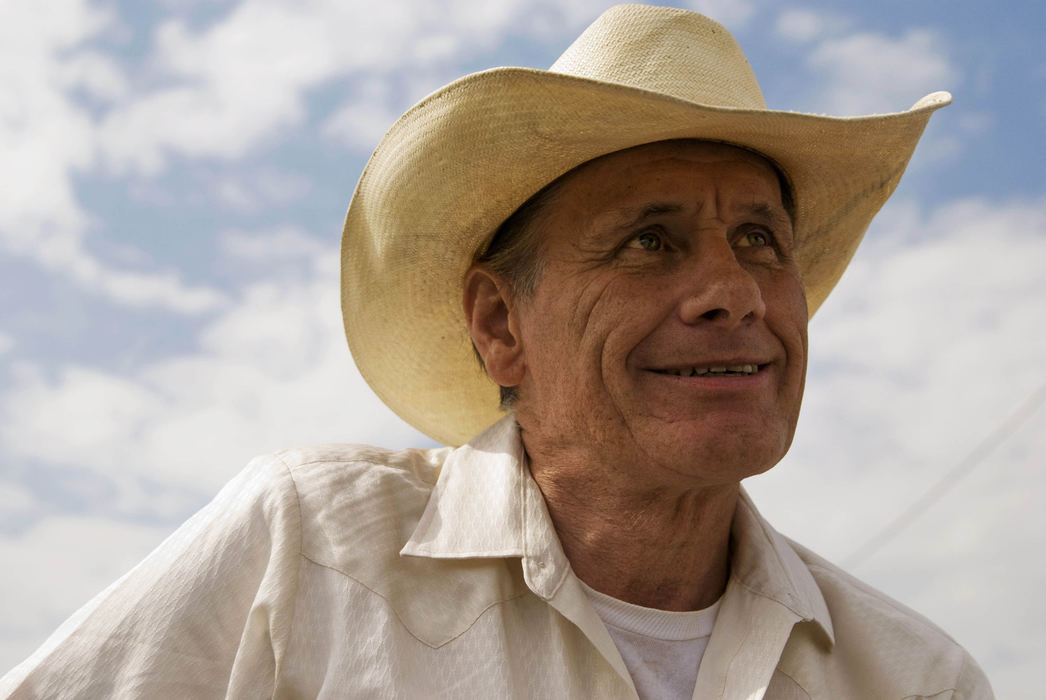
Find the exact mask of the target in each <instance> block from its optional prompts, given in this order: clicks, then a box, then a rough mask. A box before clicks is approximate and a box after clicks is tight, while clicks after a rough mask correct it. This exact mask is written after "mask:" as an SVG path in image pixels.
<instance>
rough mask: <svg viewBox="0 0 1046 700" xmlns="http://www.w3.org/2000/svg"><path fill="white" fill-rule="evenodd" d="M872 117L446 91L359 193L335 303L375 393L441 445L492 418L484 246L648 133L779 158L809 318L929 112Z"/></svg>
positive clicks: (531, 78) (375, 158)
mask: <svg viewBox="0 0 1046 700" xmlns="http://www.w3.org/2000/svg"><path fill="white" fill-rule="evenodd" d="M950 101H951V96H950V95H948V93H943V92H942V93H934V94H933V95H929V96H927V97H926V98H923V99H922V100H920V101H919V102H918V103H917V104H916V105H915V106H914V107H913V108H912V109H911V110H909V111H906V112H899V113H893V114H883V115H875V116H866V117H828V116H818V115H810V114H801V113H796V112H777V111H770V110H745V109H736V108H730V107H715V106H708V105H701V104H696V103H693V102H688V101H685V100H681V99H677V98H674V97H670V96H666V95H663V94H661V93H657V92H651V91H649V90H643V89H640V88H633V87H627V86H623V85H619V84H616V83H607V82H601V81H597V80H591V79H587V78H579V77H575V76H570V75H564V74H559V73H552V72H548V71H542V70H536V69H529V68H497V69H493V70H489V71H484V72H482V73H475V74H472V75H469V76H466V77H464V78H461V79H460V80H457V81H455V82H454V83H451V84H450V85H447V86H446V87H444V88H443V89H441V90H439V91H437V92H435V93H433V94H432V95H430V96H429V97H427V98H425V99H424V100H422V101H421V102H420V103H418V104H417V105H415V106H414V107H413V108H412V109H411V110H410V111H408V112H407V113H406V114H404V115H403V116H402V117H401V118H400V119H399V120H398V121H397V122H396V123H395V124H394V125H393V126H392V128H391V129H390V130H389V132H388V133H387V134H386V136H385V138H384V139H383V140H382V142H381V143H380V144H379V146H378V148H377V149H376V150H375V152H374V154H373V155H372V156H371V159H370V161H369V162H368V164H367V167H366V168H365V169H364V172H363V175H362V176H361V177H360V181H359V183H358V185H357V187H356V191H355V193H354V195H353V198H352V202H351V204H350V205H349V210H348V213H347V215H346V220H345V228H344V232H343V236H342V261H341V270H342V312H343V316H344V321H345V332H346V336H347V338H348V342H349V347H350V350H351V351H352V354H353V358H354V359H355V361H356V364H357V366H358V367H359V370H360V373H361V374H362V375H363V377H364V379H365V380H366V381H367V383H368V384H369V385H370V386H371V388H372V389H374V391H375V393H376V394H377V395H378V397H379V398H380V399H381V400H382V401H383V402H385V404H386V405H388V406H389V407H390V408H391V409H392V410H393V411H395V412H396V413H397V414H398V415H399V416H400V417H401V418H403V419H404V420H405V421H407V422H408V423H410V424H411V425H412V426H414V427H415V428H417V429H418V430H420V431H421V432H423V433H425V434H427V435H429V436H431V437H432V438H434V439H436V440H438V441H439V442H442V443H445V444H449V445H458V444H462V443H464V442H466V441H467V440H468V439H469V438H471V437H472V436H473V435H475V434H477V433H479V432H480V431H481V430H482V429H484V428H486V427H487V426H488V425H490V424H491V423H493V422H494V421H496V420H497V419H498V418H499V417H500V415H501V413H500V411H499V409H498V387H497V386H496V385H495V384H494V382H493V381H491V380H490V379H489V378H488V377H487V375H486V374H485V372H484V371H483V370H482V369H481V367H480V366H479V363H478V362H477V360H476V357H475V355H474V353H473V350H472V345H471V340H470V338H469V335H468V332H467V329H466V325H465V316H464V312H463V310H462V282H463V279H464V276H465V272H466V271H467V270H468V268H469V266H470V265H471V264H472V261H473V258H474V255H475V253H476V251H478V250H480V249H481V248H483V247H484V246H485V245H486V243H487V242H488V240H489V239H490V237H491V236H492V235H493V233H494V231H495V230H496V229H497V227H498V226H499V225H500V224H501V223H502V222H503V221H504V220H505V219H506V218H507V217H508V216H509V215H510V214H511V213H512V212H513V211H515V210H516V209H517V208H518V207H519V206H520V205H521V204H522V203H523V202H525V201H526V200H527V199H528V198H529V197H530V196H531V195H533V194H534V193H535V192H537V191H538V190H540V189H541V188H542V187H544V186H545V185H547V184H548V183H549V182H551V181H552V180H555V179H556V178H557V177H559V176H560V175H562V174H564V173H566V172H568V171H570V170H571V169H573V168H575V167H576V166H578V165H580V164H581V163H584V162H586V161H588V160H591V159H593V158H596V157H598V156H601V155H605V154H607V153H612V152H614V151H618V150H621V149H625V148H630V147H633V146H638V145H641V144H645V143H651V142H655V141H663V140H667V139H681V138H697V139H707V140H712V141H721V142H724V143H730V144H736V145H739V146H742V147H744V148H748V149H751V150H754V151H758V152H760V153H762V154H763V155H765V156H766V157H768V158H770V159H771V160H773V161H774V162H775V163H776V164H777V165H778V166H779V167H780V168H781V169H782V171H783V172H784V173H785V174H786V177H787V178H788V179H789V181H790V183H791V185H792V188H793V191H794V192H793V194H794V198H795V207H796V217H795V232H796V240H797V258H798V262H799V267H800V271H801V273H802V277H803V283H804V286H805V288H806V295H807V304H808V308H809V311H810V314H811V315H812V314H813V313H814V312H815V311H816V310H817V309H818V307H820V305H821V303H822V302H823V301H824V300H825V298H826V297H827V296H828V293H829V292H830V291H831V289H832V288H833V287H834V286H835V284H836V282H837V281H838V280H839V278H840V276H841V275H842V273H843V271H844V270H845V269H846V266H847V264H848V263H849V261H850V259H851V257H852V256H853V254H854V252H855V250H856V249H857V246H858V244H859V243H860V241H861V238H862V237H863V235H864V232H865V230H866V229H867V227H868V224H869V223H870V222H871V219H872V217H873V216H874V215H875V213H876V212H877V211H878V210H879V209H880V207H881V206H882V205H883V203H884V202H885V201H886V199H887V198H888V197H889V196H890V194H891V193H892V192H893V190H894V188H896V186H897V183H898V182H899V181H900V178H901V175H902V173H903V172H904V169H905V167H906V166H907V164H908V161H909V159H910V158H911V155H912V152H913V151H914V149H915V146H916V144H917V143H918V141H919V137H920V136H921V135H922V132H923V129H924V128H925V126H926V123H927V120H928V119H929V117H930V115H931V114H932V112H933V111H934V110H936V109H938V108H939V107H943V106H944V105H946V104H948V103H949V102H950Z"/></svg>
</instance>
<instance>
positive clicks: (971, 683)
mask: <svg viewBox="0 0 1046 700" xmlns="http://www.w3.org/2000/svg"><path fill="white" fill-rule="evenodd" d="M952 698H953V700H995V693H993V692H992V687H991V684H990V683H989V682H988V677H987V676H986V675H984V671H982V670H981V667H980V666H978V665H977V662H976V661H974V660H973V657H972V656H970V655H969V654H966V658H965V659H964V660H963V665H962V670H961V671H960V672H959V679H958V681H957V682H956V684H955V694H954V695H953V696H952Z"/></svg>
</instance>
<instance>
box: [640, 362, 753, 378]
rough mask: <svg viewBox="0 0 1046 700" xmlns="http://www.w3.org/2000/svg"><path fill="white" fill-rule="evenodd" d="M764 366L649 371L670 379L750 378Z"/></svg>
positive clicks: (697, 367)
mask: <svg viewBox="0 0 1046 700" xmlns="http://www.w3.org/2000/svg"><path fill="white" fill-rule="evenodd" d="M765 366H766V365H758V364H740V365H695V366H693V367H673V368H670V369H655V370H651V371H652V372H654V373H656V374H666V375H668V376H671V377H751V376H752V375H754V374H756V373H758V372H759V371H760V370H761V369H763V367H765Z"/></svg>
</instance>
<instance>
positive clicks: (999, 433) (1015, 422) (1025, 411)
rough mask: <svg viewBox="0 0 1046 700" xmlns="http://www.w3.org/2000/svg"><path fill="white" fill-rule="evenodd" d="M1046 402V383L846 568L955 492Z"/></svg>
mask: <svg viewBox="0 0 1046 700" xmlns="http://www.w3.org/2000/svg"><path fill="white" fill-rule="evenodd" d="M1044 401H1046V382H1044V383H1043V384H1042V385H1041V386H1040V387H1039V388H1038V389H1037V390H1035V392H1034V393H1033V394H1032V395H1031V396H1030V397H1029V398H1028V399H1027V400H1026V401H1025V402H1024V403H1023V404H1021V405H1020V407H1018V408H1017V409H1016V410H1015V411H1014V412H1013V413H1011V414H1010V415H1009V416H1008V417H1007V418H1006V420H1005V421H1003V422H1002V424H1001V425H999V426H998V427H997V428H996V429H995V430H993V431H992V432H991V433H989V434H988V435H987V436H986V437H985V438H984V439H983V440H981V442H980V444H978V445H977V446H976V447H974V448H973V450H971V451H970V453H969V454H968V455H966V457H965V458H964V459H963V460H962V461H961V462H959V463H958V464H956V465H955V466H954V467H952V468H951V469H949V470H948V472H947V473H946V474H944V476H942V477H941V478H940V479H939V480H938V481H937V483H935V484H934V485H933V486H931V487H930V489H929V490H928V491H927V492H926V493H924V494H923V496H922V498H920V499H919V500H917V501H916V502H915V503H913V504H912V505H910V506H908V508H907V509H905V510H904V511H902V512H901V513H900V514H899V515H898V516H897V517H895V518H894V519H893V520H892V521H891V522H889V523H887V525H886V527H884V528H883V529H882V530H880V531H879V532H878V533H876V534H875V535H873V536H872V537H871V538H870V539H869V540H868V541H867V542H865V543H864V544H863V545H862V546H861V547H859V548H858V549H857V550H856V551H854V552H853V554H851V555H850V556H849V557H847V558H846V559H845V560H843V567H844V568H848V569H852V568H854V567H857V566H859V565H861V564H863V563H864V562H865V561H867V560H868V558H869V557H871V556H872V555H873V554H875V553H876V552H878V551H879V550H880V549H882V548H883V546H884V545H886V544H887V543H888V542H890V541H891V540H892V539H894V538H895V537H897V535H898V534H900V533H901V531H902V530H904V529H905V528H907V527H908V526H909V525H911V524H912V522H913V521H915V520H916V519H917V518H918V517H919V516H920V515H922V514H923V513H925V512H926V511H927V510H928V509H929V508H930V507H931V506H932V505H933V504H934V503H936V502H937V501H939V500H940V499H941V498H942V497H943V496H944V495H945V494H946V493H948V492H949V491H951V490H952V489H953V488H954V487H955V485H956V484H957V483H958V482H959V480H960V479H962V478H963V477H965V476H966V475H968V474H969V473H970V472H971V471H973V469H974V468H975V467H976V466H977V465H979V464H980V463H981V462H982V461H983V460H984V458H985V457H987V456H988V455H989V454H991V452H992V450H994V449H995V448H996V447H998V446H999V445H1000V444H1002V443H1003V441H1005V440H1006V439H1007V438H1008V437H1010V436H1011V435H1012V434H1013V433H1014V432H1015V431H1016V430H1017V428H1019V427H1020V426H1021V425H1022V424H1023V423H1024V422H1025V421H1026V420H1027V419H1028V418H1030V417H1031V415H1032V414H1033V413H1035V411H1036V410H1038V408H1039V406H1041V405H1042V404H1043V402H1044Z"/></svg>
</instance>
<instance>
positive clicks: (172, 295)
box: [0, 0, 222, 313]
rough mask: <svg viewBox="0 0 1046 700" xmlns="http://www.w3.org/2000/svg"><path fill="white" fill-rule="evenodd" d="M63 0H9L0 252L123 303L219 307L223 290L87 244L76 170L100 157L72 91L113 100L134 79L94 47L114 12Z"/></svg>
mask: <svg viewBox="0 0 1046 700" xmlns="http://www.w3.org/2000/svg"><path fill="white" fill-rule="evenodd" d="M59 5H60V6H55V7H50V8H49V10H48V11H47V12H41V11H40V8H39V6H38V4H37V3H33V2H15V1H12V2H8V3H4V4H3V5H2V7H0V86H2V89H0V152H2V153H3V154H4V162H3V167H2V168H0V189H2V190H3V192H4V197H3V198H2V199H0V252H2V253H6V254H8V255H14V256H19V257H23V258H28V259H30V260H33V261H35V262H36V263H37V264H39V265H42V266H43V267H45V268H47V269H49V270H51V271H52V272H54V273H55V274H57V275H60V276H62V277H65V278H66V279H69V280H72V281H74V282H76V283H78V284H80V285H81V286H83V287H84V288H86V289H89V290H91V291H92V292H94V293H97V294H101V295H104V296H107V297H109V298H110V299H112V300H114V301H116V302H118V303H121V304H127V305H130V306H136V307H140V306H161V307H166V308H168V309H171V310H174V311H178V312H184V313H197V312H200V311H205V310H210V309H213V308H215V307H217V306H218V305H219V304H220V303H221V302H222V296H221V295H220V294H219V293H218V292H216V291H214V290H210V289H206V288H201V287H191V286H187V285H185V284H184V283H183V282H182V281H181V280H180V279H179V277H178V275H176V274H175V273H173V272H169V271H168V272H161V273H158V274H156V273H150V272H141V271H134V270H124V269H119V268H115V267H113V266H111V265H108V264H106V263H104V262H102V261H101V260H99V259H98V258H97V257H95V256H94V255H92V254H91V253H90V252H89V251H88V249H87V247H86V245H85V242H84V236H85V232H86V231H87V230H88V229H89V227H90V216H89V214H88V213H87V212H85V211H84V209H83V207H82V205H81V204H80V202H79V201H78V198H77V196H76V193H75V191H74V188H73V184H72V177H73V175H74V174H75V173H77V172H82V171H85V170H86V169H88V168H89V167H90V166H91V165H92V163H93V162H94V159H95V156H96V153H97V149H96V148H95V127H94V124H93V123H92V120H91V118H90V116H89V114H88V112H87V111H86V109H85V108H84V107H83V106H82V105H80V104H79V103H78V101H77V100H76V99H75V98H74V97H73V96H72V94H73V93H74V92H75V91H76V90H80V89H82V90H84V91H85V92H87V93H89V94H90V95H92V96H94V97H95V98H98V99H103V100H109V101H111V100H116V99H118V98H122V97H123V96H124V95H125V94H126V92H127V84H126V81H125V78H124V75H123V73H122V71H121V70H120V68H119V67H118V66H117V64H116V63H115V62H113V61H112V60H111V59H109V58H107V57H106V56H104V55H102V54H100V53H98V52H96V51H93V50H91V49H89V48H86V46H85V42H87V41H89V40H90V39H92V38H93V37H95V36H96V35H99V34H101V33H103V32H104V31H106V30H107V29H108V28H109V27H110V26H111V25H112V18H111V17H110V16H109V15H108V14H106V13H105V12H103V11H101V10H99V9H97V7H96V6H94V5H92V4H88V3H86V2H83V1H82V0H62V2H61V3H59Z"/></svg>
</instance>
